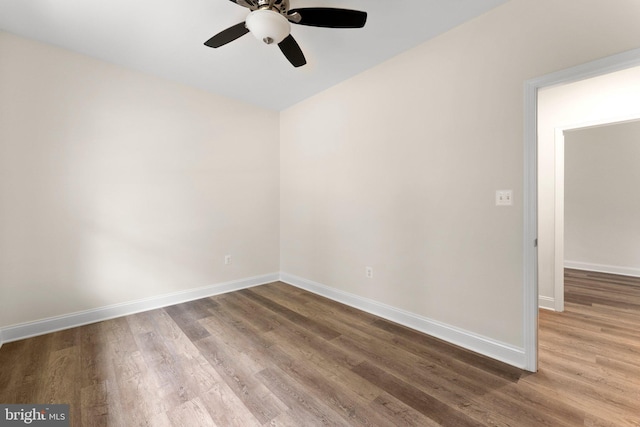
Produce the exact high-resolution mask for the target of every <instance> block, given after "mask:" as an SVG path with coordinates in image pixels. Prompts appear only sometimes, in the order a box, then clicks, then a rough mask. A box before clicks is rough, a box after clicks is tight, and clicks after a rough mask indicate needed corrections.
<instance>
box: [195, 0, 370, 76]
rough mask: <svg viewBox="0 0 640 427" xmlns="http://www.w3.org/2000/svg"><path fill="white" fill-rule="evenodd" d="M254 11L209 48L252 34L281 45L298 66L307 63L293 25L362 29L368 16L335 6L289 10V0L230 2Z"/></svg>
mask: <svg viewBox="0 0 640 427" xmlns="http://www.w3.org/2000/svg"><path fill="white" fill-rule="evenodd" d="M230 1H232V2H234V3H235V4H237V5H239V6H242V7H246V8H247V9H249V10H251V12H250V13H249V15H248V16H247V19H246V20H245V21H244V22H240V23H239V24H236V25H234V26H232V27H229V28H227V29H226V30H223V31H221V32H219V33H218V34H216V35H215V36H213V37H211V38H210V39H209V40H207V41H206V42H205V46H209V47H213V48H218V47H220V46H224V45H225V44H227V43H229V42H232V41H234V40H235V39H237V38H240V37H242V36H244V35H245V34H247V33H248V32H251V33H252V34H253V35H254V36H255V37H256V38H257V39H258V40H261V41H262V42H264V43H265V44H267V45H271V44H277V45H278V47H279V48H280V50H281V51H282V53H283V54H284V56H285V57H286V58H287V59H288V60H289V62H291V65H293V66H294V67H300V66H302V65H304V64H306V63H307V60H306V59H305V57H304V54H303V53H302V50H301V49H300V46H298V43H297V42H296V41H295V39H294V38H293V36H292V35H291V23H293V24H299V25H309V26H312V27H325V28H362V27H364V24H365V23H366V21H367V13H366V12H361V11H359V10H351V9H336V8H331V7H305V8H301V9H289V0H230Z"/></svg>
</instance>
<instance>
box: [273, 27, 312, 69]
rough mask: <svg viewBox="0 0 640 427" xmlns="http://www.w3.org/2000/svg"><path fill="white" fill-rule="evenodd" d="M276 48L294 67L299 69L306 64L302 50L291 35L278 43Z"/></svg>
mask: <svg viewBox="0 0 640 427" xmlns="http://www.w3.org/2000/svg"><path fill="white" fill-rule="evenodd" d="M278 47H279V48H280V50H281V51H282V53H284V56H286V57H287V59H288V60H289V62H291V65H293V66H294V67H301V66H303V65H304V64H306V63H307V60H306V59H305V57H304V53H302V49H300V46H299V45H298V42H296V40H295V39H294V38H293V36H292V35H291V34H289V35H288V36H287V37H285V39H284V40H282V41H281V42H280V43H278Z"/></svg>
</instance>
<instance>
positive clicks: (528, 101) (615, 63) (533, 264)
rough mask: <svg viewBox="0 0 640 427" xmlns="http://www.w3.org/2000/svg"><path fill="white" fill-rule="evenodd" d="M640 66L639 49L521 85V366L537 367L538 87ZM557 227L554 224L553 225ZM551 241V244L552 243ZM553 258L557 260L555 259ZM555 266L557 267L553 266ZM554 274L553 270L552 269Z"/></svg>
mask: <svg viewBox="0 0 640 427" xmlns="http://www.w3.org/2000/svg"><path fill="white" fill-rule="evenodd" d="M638 65H640V49H634V50H630V51H627V52H623V53H620V54H617V55H613V56H609V57H606V58H602V59H598V60H596V61H592V62H589V63H586V64H583V65H579V66H576V67H572V68H568V69H566V70H561V71H558V72H555V73H551V74H547V75H545V76H541V77H538V78H535V79H531V80H528V81H526V82H525V85H524V180H523V181H524V206H523V208H524V247H523V256H524V264H523V275H524V278H523V279H524V293H523V294H524V298H523V305H524V306H523V317H524V318H523V322H522V323H523V328H524V331H523V337H524V353H525V354H524V355H525V369H527V370H528V371H532V372H536V371H537V370H538V248H537V238H538V202H537V199H538V182H537V181H538V173H537V172H538V171H537V163H538V162H537V158H538V153H537V150H538V135H537V124H538V120H537V113H538V90H539V89H542V88H546V87H551V86H556V85H561V84H566V83H572V82H576V81H579V80H584V79H588V78H591V77H596V76H600V75H603V74H608V73H612V72H615V71H621V70H624V69H627V68H631V67H636V66H638ZM556 226H557V225H556ZM551 244H554V245H555V242H552V243H551ZM556 261H557V260H556ZM556 267H557V266H556ZM556 274H557V269H556Z"/></svg>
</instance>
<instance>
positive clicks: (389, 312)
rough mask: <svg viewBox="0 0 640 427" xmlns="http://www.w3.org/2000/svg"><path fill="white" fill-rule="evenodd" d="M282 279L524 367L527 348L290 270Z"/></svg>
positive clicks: (477, 351)
mask: <svg viewBox="0 0 640 427" xmlns="http://www.w3.org/2000/svg"><path fill="white" fill-rule="evenodd" d="M280 280H281V281H282V282H285V283H288V284H290V285H292V286H296V287H298V288H301V289H304V290H307V291H309V292H312V293H314V294H317V295H321V296H323V297H326V298H329V299H331V300H334V301H337V302H340V303H342V304H346V305H348V306H351V307H354V308H357V309H359V310H362V311H366V312H367V313H371V314H374V315H376V316H379V317H382V318H384V319H387V320H390V321H392V322H395V323H399V324H401V325H404V326H407V327H409V328H411V329H415V330H417V331H420V332H423V333H425V334H428V335H431V336H434V337H436V338H440V339H442V340H445V341H448V342H450V343H452V344H455V345H458V346H460V347H463V348H466V349H468V350H471V351H474V352H476V353H480V354H483V355H485V356H488V357H491V358H493V359H497V360H500V361H502V362H505V363H508V364H510V365H513V366H516V367H518V368H521V369H522V368H524V366H525V358H524V349H522V348H519V347H515V346H512V345H510V344H506V343H502V342H499V341H496V340H494V339H491V338H488V337H485V336H482V335H479V334H475V333H473V332H470V331H466V330H463V329H460V328H456V327H455V326H451V325H447V324H445V323H442V322H438V321H436V320H432V319H428V318H426V317H422V316H419V315H417V314H414V313H411V312H408V311H405V310H401V309H399V308H395V307H392V306H390V305H386V304H382V303H380V302H377V301H374V300H372V299H368V298H363V297H361V296H358V295H354V294H351V293H348V292H344V291H341V290H338V289H335V288H332V287H329V286H326V285H323V284H321V283H317V282H313V281H311V280H308V279H304V278H302V277H298V276H294V275H292V274H288V273H280Z"/></svg>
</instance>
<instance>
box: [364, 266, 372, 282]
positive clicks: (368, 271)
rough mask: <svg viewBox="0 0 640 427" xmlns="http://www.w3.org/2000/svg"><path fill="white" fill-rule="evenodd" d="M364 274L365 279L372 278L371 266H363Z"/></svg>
mask: <svg viewBox="0 0 640 427" xmlns="http://www.w3.org/2000/svg"><path fill="white" fill-rule="evenodd" d="M364 275H365V276H366V277H367V279H373V267H365V268H364Z"/></svg>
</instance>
